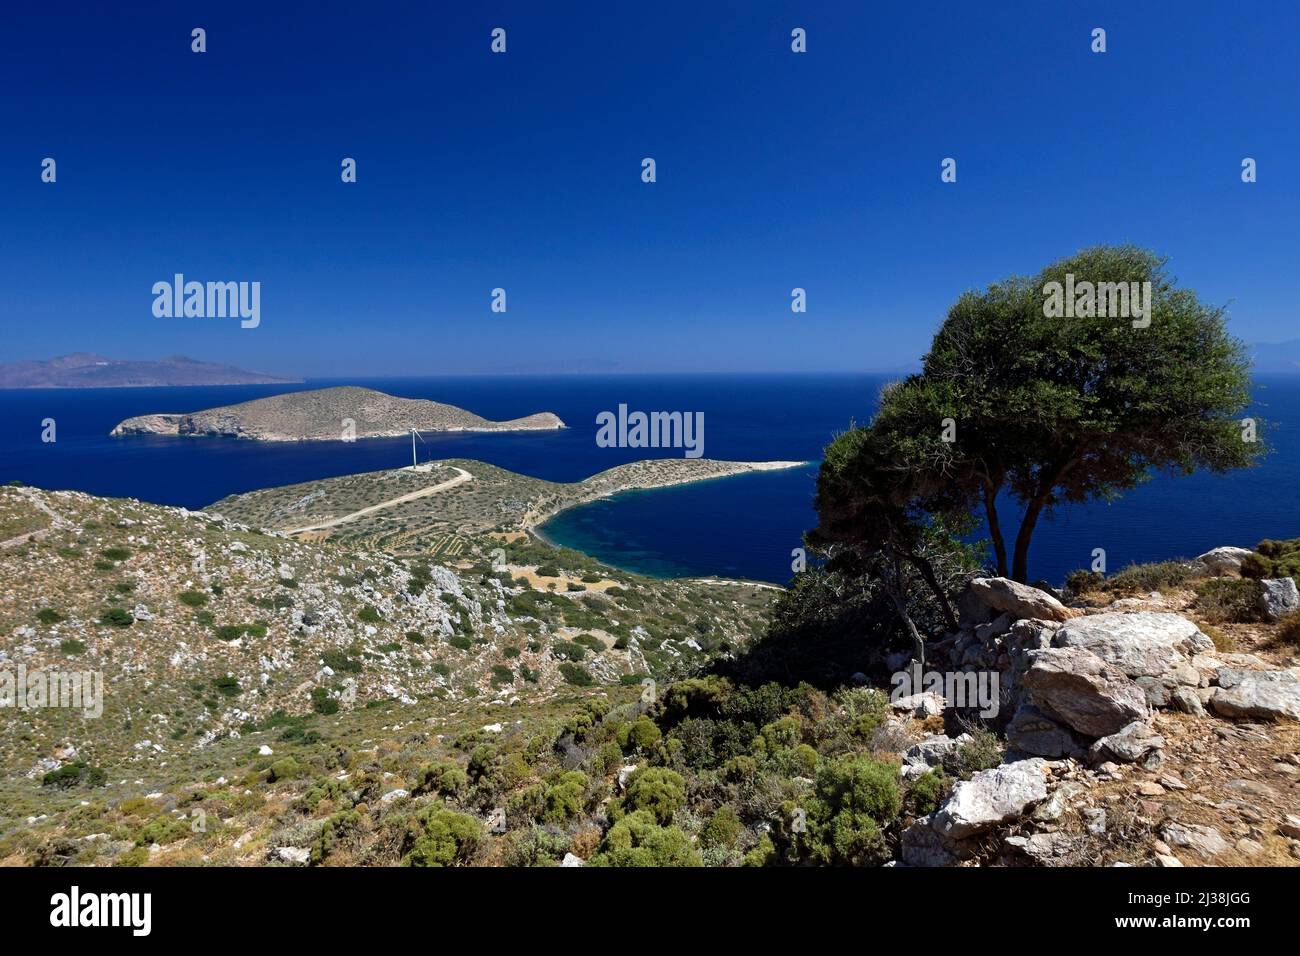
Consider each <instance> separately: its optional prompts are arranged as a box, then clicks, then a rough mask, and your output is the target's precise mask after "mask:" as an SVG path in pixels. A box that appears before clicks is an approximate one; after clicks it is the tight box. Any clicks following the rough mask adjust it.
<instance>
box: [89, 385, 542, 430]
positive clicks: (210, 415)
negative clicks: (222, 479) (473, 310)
mask: <svg viewBox="0 0 1300 956" xmlns="http://www.w3.org/2000/svg"><path fill="white" fill-rule="evenodd" d="M564 427H565V425H564V422H563V421H561V420H560V418H559V416H557V415H554V414H552V413H551V412H538V413H537V414H534V415H528V416H526V417H524V418H515V419H511V420H510V421H504V422H494V421H489V420H488V419H486V418H481V417H479V416H478V415H475V414H474V413H473V412H467V411H465V409H463V408H457V407H456V406H455V405H444V404H443V403H442V402H433V401H428V400H426V399H416V398H398V397H397V396H395V395H388V394H385V393H384V392H379V391H376V390H375V389H372V388H360V387H358V386H353V385H346V386H339V387H335V388H319V389H311V390H309V391H302V392H286V393H284V394H282V395H272V396H270V397H269V398H258V399H254V400H253V401H249V402H241V403H239V404H238V405H224V406H222V407H220V408H209V409H206V410H205V411H199V412H188V413H159V414H153V415H137V416H135V417H134V418H128V419H126V420H125V421H123V422H119V423H118V425H117V426H116V427H115V428H114V429H113V431H112V432H111V434H112V435H116V436H120V435H184V436H228V437H232V438H249V439H255V440H257V441H321V440H338V439H339V438H341V437H349V438H393V437H397V436H400V435H407V434H409V433H410V431H411V429H416V430H417V431H425V432H504V431H550V430H554V429H557V428H564Z"/></svg>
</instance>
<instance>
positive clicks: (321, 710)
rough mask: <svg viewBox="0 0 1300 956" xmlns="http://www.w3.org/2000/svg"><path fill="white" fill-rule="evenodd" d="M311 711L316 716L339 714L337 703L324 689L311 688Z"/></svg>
mask: <svg viewBox="0 0 1300 956" xmlns="http://www.w3.org/2000/svg"><path fill="white" fill-rule="evenodd" d="M311 709H312V710H314V711H316V713H318V714H324V715H326V716H329V715H330V714H337V713H338V712H339V702H338V701H337V700H335V699H334V698H332V697H331V696H330V692H329V691H328V690H326V689H325V688H324V687H313V688H312V690H311Z"/></svg>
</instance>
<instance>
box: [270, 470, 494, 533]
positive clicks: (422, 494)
mask: <svg viewBox="0 0 1300 956" xmlns="http://www.w3.org/2000/svg"><path fill="white" fill-rule="evenodd" d="M448 467H449V468H451V469H452V470H453V471H457V472H459V474H458V475H456V477H455V478H448V479H447V480H446V481H443V482H439V483H438V484H436V485H430V486H429V487H427V488H421V489H420V490H419V491H412V492H409V493H408V494H405V495H399V496H398V497H396V498H389V499H388V500H387V501H381V502H379V504H377V505H370V506H369V507H368V508H362V509H361V510H360V511H353V512H352V513H351V514H346V515H342V516H340V517H338V518H330V519H329V520H327V521H318V522H316V523H315V524H305V525H303V526H302V527H300V528H288V529H286V530H285V531H284V533H285V534H300V533H301V532H303V531H323V530H325V529H326V528H336V527H338V526H339V525H341V524H347V523H348V522H349V521H356V520H357V519H358V518H364V517H365V516H366V515H370V514H374V513H375V512H376V511H383V510H384V509H385V508H391V507H393V506H394V505H404V504H406V503H407V502H408V501H418V500H419V499H421V498H427V497H429V495H436V494H437V493H438V492H440V491H446V490H447V489H448V488H454V487H455V486H456V485H463V484H464V483H465V482H467V481H473V480H474V476H473V475H471V474H470V473H469V472H468V471H466V470H465V469H464V468H457V467H456V466H455V465H449V466H448Z"/></svg>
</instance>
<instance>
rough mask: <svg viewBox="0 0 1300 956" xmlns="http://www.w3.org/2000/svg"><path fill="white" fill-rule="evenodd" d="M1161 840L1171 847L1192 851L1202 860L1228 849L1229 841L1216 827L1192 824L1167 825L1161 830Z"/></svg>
mask: <svg viewBox="0 0 1300 956" xmlns="http://www.w3.org/2000/svg"><path fill="white" fill-rule="evenodd" d="M1160 836H1161V838H1162V839H1163V840H1164V841H1165V842H1166V843H1168V844H1169V845H1170V846H1177V847H1182V848H1183V849H1185V850H1190V851H1191V852H1193V853H1195V854H1196V855H1197V856H1199V857H1201V859H1204V860H1208V859H1211V858H1212V857H1215V856H1218V855H1219V854H1220V853H1222V852H1223V851H1224V850H1226V849H1228V846H1229V844H1228V841H1227V840H1225V839H1224V838H1223V834H1222V833H1220V832H1219V831H1218V830H1216V829H1214V827H1203V826H1198V825H1196V824H1192V823H1166V824H1165V825H1164V827H1163V828H1162V829H1161V830H1160Z"/></svg>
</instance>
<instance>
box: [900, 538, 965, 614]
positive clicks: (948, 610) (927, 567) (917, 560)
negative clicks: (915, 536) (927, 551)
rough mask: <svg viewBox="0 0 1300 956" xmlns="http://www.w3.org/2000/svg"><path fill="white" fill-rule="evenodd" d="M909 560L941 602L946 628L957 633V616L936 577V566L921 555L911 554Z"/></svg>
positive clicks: (935, 597)
mask: <svg viewBox="0 0 1300 956" xmlns="http://www.w3.org/2000/svg"><path fill="white" fill-rule="evenodd" d="M907 559H908V560H909V561H911V562H912V564H913V565H914V566H915V567H916V569H917V570H918V571H920V572H921V577H923V578H924V579H925V583H926V584H928V585H929V586H930V590H931V591H932V592H933V593H934V599H935V600H936V601H938V602H939V610H940V611H941V612H942V613H943V623H944V626H945V627H947V628H948V630H949V631H950V632H952V631H956V630H957V615H955V614H953V612H952V605H951V604H949V603H948V595H946V594H944V593H943V588H942V587H941V586H940V584H939V579H938V578H937V577H936V576H935V573H934V566H933V565H932V564H930V562H929V560H928V559H926V558H923V557H921V555H919V554H909V555H908V556H907Z"/></svg>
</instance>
